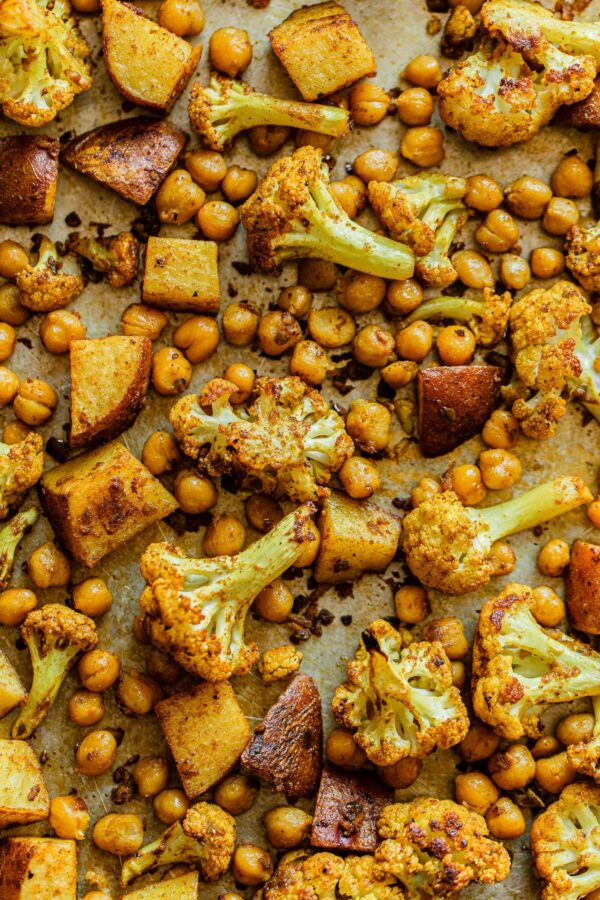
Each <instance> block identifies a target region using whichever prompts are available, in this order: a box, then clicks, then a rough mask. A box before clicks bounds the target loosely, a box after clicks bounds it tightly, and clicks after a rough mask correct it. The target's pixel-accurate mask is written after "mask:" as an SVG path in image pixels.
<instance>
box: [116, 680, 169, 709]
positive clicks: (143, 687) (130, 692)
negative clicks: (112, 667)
mask: <svg viewBox="0 0 600 900" xmlns="http://www.w3.org/2000/svg"><path fill="white" fill-rule="evenodd" d="M116 696H117V701H118V703H119V706H120V708H121V710H122V711H123V712H124V713H125V715H127V716H145V715H146V714H147V713H149V712H150V710H151V709H152V707H153V706H154V704H155V703H158V701H159V700H160V699H161V697H162V690H161V689H160V687H159V685H158V684H157V683H156V682H155V681H154V679H152V678H148V676H147V675H142V674H141V672H129V673H128V672H123V673H121V675H120V676H119V680H118V682H117V688H116Z"/></svg>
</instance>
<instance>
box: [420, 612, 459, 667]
mask: <svg viewBox="0 0 600 900" xmlns="http://www.w3.org/2000/svg"><path fill="white" fill-rule="evenodd" d="M423 638H424V640H426V641H439V642H440V644H441V645H442V647H443V648H444V650H445V652H446V656H447V657H448V659H450V660H455V659H463V658H464V657H465V656H466V655H467V653H468V652H469V642H468V641H467V639H466V637H465V632H464V630H463V624H462V622H461V621H460V619H457V618H455V617H454V616H450V617H448V618H445V619H433V621H431V622H429V623H428V624H427V626H426V627H425V629H424V631H423Z"/></svg>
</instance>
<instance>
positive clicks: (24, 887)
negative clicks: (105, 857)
mask: <svg viewBox="0 0 600 900" xmlns="http://www.w3.org/2000/svg"><path fill="white" fill-rule="evenodd" d="M0 897H2V900H76V898H77V847H76V844H75V841H65V840H61V839H60V838H47V837H9V838H4V840H3V841H1V842H0Z"/></svg>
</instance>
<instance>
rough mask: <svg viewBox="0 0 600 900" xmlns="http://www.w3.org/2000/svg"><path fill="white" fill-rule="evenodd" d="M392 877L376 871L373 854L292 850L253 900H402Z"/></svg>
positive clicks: (400, 889)
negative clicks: (354, 854)
mask: <svg viewBox="0 0 600 900" xmlns="http://www.w3.org/2000/svg"><path fill="white" fill-rule="evenodd" d="M403 896H404V892H403V890H402V888H401V887H400V886H399V885H398V884H397V882H396V879H395V878H394V877H393V876H390V875H385V874H384V873H381V872H379V871H378V866H377V865H376V863H375V860H374V859H373V857H372V856H369V855H364V856H347V857H345V858H342V857H340V856H336V854H334V853H328V852H324V853H310V852H309V851H306V850H295V851H292V852H291V853H286V855H285V856H284V857H283V858H282V859H281V861H280V863H279V866H278V867H277V871H276V872H275V874H274V875H273V877H272V878H271V879H270V880H269V881H268V882H267V883H266V885H265V886H264V887H263V888H262V890H261V891H259V892H258V894H256V895H255V900H259V898H260V900H292V898H293V900H356V898H358V897H360V898H362V900H401V898H402V897H403Z"/></svg>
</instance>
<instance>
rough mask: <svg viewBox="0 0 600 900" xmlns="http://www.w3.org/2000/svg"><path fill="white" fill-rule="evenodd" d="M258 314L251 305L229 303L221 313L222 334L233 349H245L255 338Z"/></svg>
mask: <svg viewBox="0 0 600 900" xmlns="http://www.w3.org/2000/svg"><path fill="white" fill-rule="evenodd" d="M259 320H260V314H259V312H258V310H257V309H256V307H255V306H253V305H252V304H251V303H246V302H244V301H242V302H241V303H230V304H229V306H228V307H227V308H226V309H225V312H224V313H223V334H224V335H225V340H226V341H227V342H228V343H229V344H232V345H233V346H234V347H247V346H248V345H249V344H251V343H252V341H253V340H254V338H255V337H256V332H257V329H258V322H259Z"/></svg>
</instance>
